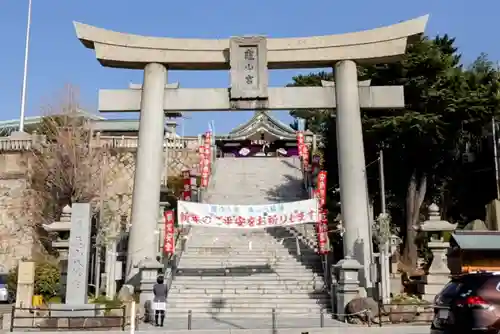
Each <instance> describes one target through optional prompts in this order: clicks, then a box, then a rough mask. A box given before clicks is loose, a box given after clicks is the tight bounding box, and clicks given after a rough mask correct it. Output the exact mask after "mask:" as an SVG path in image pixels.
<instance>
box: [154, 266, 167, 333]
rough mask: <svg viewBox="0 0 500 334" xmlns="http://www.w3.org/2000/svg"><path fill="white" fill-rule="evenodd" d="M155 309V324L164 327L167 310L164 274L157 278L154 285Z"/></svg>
mask: <svg viewBox="0 0 500 334" xmlns="http://www.w3.org/2000/svg"><path fill="white" fill-rule="evenodd" d="M153 295H154V298H153V310H154V311H155V326H161V327H163V323H164V322H165V311H166V309H167V286H166V285H165V283H164V278H163V276H162V275H160V276H158V278H157V279H156V284H155V285H154V286H153ZM158 320H160V322H159V323H158Z"/></svg>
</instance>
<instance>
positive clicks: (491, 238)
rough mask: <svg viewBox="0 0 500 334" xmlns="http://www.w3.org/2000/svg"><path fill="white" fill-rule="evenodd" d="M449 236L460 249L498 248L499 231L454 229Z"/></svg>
mask: <svg viewBox="0 0 500 334" xmlns="http://www.w3.org/2000/svg"><path fill="white" fill-rule="evenodd" d="M451 237H452V239H453V240H454V241H455V242H456V244H457V246H458V247H459V248H460V249H462V250H500V231H481V232H474V231H456V232H455V233H453V234H452V236H451Z"/></svg>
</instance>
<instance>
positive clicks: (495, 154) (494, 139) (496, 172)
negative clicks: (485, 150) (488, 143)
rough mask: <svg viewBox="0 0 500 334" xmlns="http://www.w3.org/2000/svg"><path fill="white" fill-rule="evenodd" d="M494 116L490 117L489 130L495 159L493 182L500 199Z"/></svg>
mask: <svg viewBox="0 0 500 334" xmlns="http://www.w3.org/2000/svg"><path fill="white" fill-rule="evenodd" d="M496 127H497V126H496V122H495V116H493V117H492V118H491V132H492V136H493V158H494V159H495V184H496V189H497V199H500V184H499V183H498V147H497V145H498V142H497V129H496Z"/></svg>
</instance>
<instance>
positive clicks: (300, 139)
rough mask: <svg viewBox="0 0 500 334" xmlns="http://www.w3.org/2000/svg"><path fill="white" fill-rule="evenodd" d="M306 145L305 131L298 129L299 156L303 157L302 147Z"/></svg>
mask: <svg viewBox="0 0 500 334" xmlns="http://www.w3.org/2000/svg"><path fill="white" fill-rule="evenodd" d="M303 147H304V132H303V131H297V149H298V151H299V157H301V158H302V149H303Z"/></svg>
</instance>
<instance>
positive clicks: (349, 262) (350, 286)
mask: <svg viewBox="0 0 500 334" xmlns="http://www.w3.org/2000/svg"><path fill="white" fill-rule="evenodd" d="M333 267H334V268H335V270H336V271H337V272H338V277H339V279H338V282H337V286H336V296H335V297H336V300H335V306H336V309H337V311H338V312H337V313H338V320H340V321H343V320H344V310H345V308H346V306H347V304H348V303H349V302H350V301H351V300H353V299H354V298H356V297H357V296H358V294H359V272H360V270H361V269H363V266H362V265H361V264H360V263H359V262H358V261H357V260H355V259H353V258H352V257H350V256H346V257H344V259H342V260H340V261H339V262H338V263H337V264H336V265H334V266H333Z"/></svg>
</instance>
